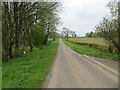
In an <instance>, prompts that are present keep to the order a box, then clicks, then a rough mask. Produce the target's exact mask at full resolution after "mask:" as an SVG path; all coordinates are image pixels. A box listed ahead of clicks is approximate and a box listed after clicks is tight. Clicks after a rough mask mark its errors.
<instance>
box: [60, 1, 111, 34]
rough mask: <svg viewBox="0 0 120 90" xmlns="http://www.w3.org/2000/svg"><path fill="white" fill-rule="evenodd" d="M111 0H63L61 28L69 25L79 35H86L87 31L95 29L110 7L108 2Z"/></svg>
mask: <svg viewBox="0 0 120 90" xmlns="http://www.w3.org/2000/svg"><path fill="white" fill-rule="evenodd" d="M108 2H109V0H62V4H63V5H62V11H60V13H59V15H60V17H61V21H62V25H60V26H59V29H60V30H61V29H62V28H63V27H67V28H69V29H70V30H72V31H76V34H77V36H85V34H86V33H87V32H90V31H94V28H95V26H96V25H97V24H98V23H99V22H100V21H102V17H105V16H106V15H107V14H108V12H109V9H108V7H107V6H106V4H107V3H108Z"/></svg>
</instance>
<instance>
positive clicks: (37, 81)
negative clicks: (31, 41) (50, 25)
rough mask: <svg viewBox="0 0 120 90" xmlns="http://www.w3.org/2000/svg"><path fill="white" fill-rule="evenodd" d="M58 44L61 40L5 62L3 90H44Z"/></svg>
mask: <svg viewBox="0 0 120 90" xmlns="http://www.w3.org/2000/svg"><path fill="white" fill-rule="evenodd" d="M58 44H59V40H56V41H53V42H52V43H50V44H48V45H44V46H43V45H42V46H38V47H36V48H34V50H33V52H32V53H27V54H25V55H23V56H21V57H17V58H14V59H12V60H11V61H9V62H4V63H3V74H2V77H3V88H42V84H43V82H44V80H45V77H46V75H47V73H48V71H49V69H50V66H51V64H52V62H53V59H54V57H55V54H56V52H57V48H58ZM46 52H47V53H46Z"/></svg>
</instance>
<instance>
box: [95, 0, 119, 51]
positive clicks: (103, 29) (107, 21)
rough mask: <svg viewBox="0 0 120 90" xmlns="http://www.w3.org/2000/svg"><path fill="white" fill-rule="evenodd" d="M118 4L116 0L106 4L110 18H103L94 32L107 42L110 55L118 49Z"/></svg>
mask: <svg viewBox="0 0 120 90" xmlns="http://www.w3.org/2000/svg"><path fill="white" fill-rule="evenodd" d="M118 3H119V1H118V0H111V1H110V2H109V3H108V5H107V6H108V8H109V9H110V12H111V13H110V15H111V16H109V17H103V20H102V21H101V22H100V23H99V24H98V25H97V26H96V27H95V31H96V32H97V33H100V35H101V37H103V38H104V39H105V40H106V41H107V43H108V45H109V50H110V52H111V53H118V51H119V49H120V45H119V40H118V32H119V30H118V28H119V25H118V22H119V19H118V8H119V6H118ZM111 47H113V48H111ZM110 48H111V49H110Z"/></svg>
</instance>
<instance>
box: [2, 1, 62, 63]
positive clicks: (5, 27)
mask: <svg viewBox="0 0 120 90" xmlns="http://www.w3.org/2000/svg"><path fill="white" fill-rule="evenodd" d="M60 6H61V3H58V2H2V60H4V61H8V60H10V59H11V58H12V57H17V56H20V55H22V54H23V52H24V51H25V49H26V48H29V51H30V52H32V51H33V48H34V46H37V45H41V44H47V43H48V38H49V37H51V38H55V37H56V36H57V35H58V34H57V32H56V31H57V25H58V24H59V20H60V18H59V16H58V12H59V11H60V9H61V8H60Z"/></svg>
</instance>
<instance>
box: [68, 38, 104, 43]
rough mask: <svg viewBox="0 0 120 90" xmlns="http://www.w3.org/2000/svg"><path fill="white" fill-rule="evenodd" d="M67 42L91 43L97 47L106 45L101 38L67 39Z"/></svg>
mask: <svg viewBox="0 0 120 90" xmlns="http://www.w3.org/2000/svg"><path fill="white" fill-rule="evenodd" d="M69 41H73V42H80V43H91V44H97V45H106V42H105V40H104V39H103V38H87V37H85V38H69Z"/></svg>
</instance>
